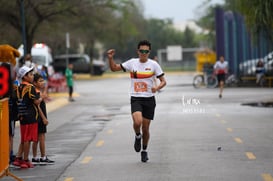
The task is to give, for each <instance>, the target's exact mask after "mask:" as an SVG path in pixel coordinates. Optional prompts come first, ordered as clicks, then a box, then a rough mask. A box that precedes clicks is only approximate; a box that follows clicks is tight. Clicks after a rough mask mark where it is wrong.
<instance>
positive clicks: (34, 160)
mask: <svg viewBox="0 0 273 181" xmlns="http://www.w3.org/2000/svg"><path fill="white" fill-rule="evenodd" d="M31 162H32V164H34V165H38V164H40V159H39V158H32V160H31Z"/></svg>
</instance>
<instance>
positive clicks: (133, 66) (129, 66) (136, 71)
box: [107, 40, 166, 162]
mask: <svg viewBox="0 0 273 181" xmlns="http://www.w3.org/2000/svg"><path fill="white" fill-rule="evenodd" d="M150 51H151V43H150V42H149V41H147V40H142V41H140V42H139V43H138V45H137V54H138V56H139V58H131V59H129V60H127V61H125V62H123V63H121V64H116V63H115V61H114V58H113V57H114V54H115V50H114V49H110V50H108V51H107V55H108V60H109V65H110V69H111V71H113V72H115V71H121V70H123V71H124V72H125V71H129V72H130V75H131V89H130V95H131V113H132V119H133V128H134V131H135V134H136V136H135V143H134V148H135V151H136V152H140V151H141V139H142V151H141V161H142V162H147V161H148V153H147V147H148V142H149V138H150V132H149V127H150V123H151V120H153V119H154V111H155V106H156V102H155V97H154V94H155V93H156V92H157V91H159V90H160V89H162V88H163V87H164V86H165V85H166V80H165V78H164V73H163V71H162V69H161V67H160V66H159V64H158V63H157V62H156V61H154V60H152V59H149V58H148V57H149V54H150ZM154 77H157V78H158V79H159V80H160V84H159V85H157V86H155V84H154Z"/></svg>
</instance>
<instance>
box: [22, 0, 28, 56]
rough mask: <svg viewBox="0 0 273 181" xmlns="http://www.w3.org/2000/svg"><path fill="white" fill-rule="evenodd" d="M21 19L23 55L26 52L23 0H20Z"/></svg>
mask: <svg viewBox="0 0 273 181" xmlns="http://www.w3.org/2000/svg"><path fill="white" fill-rule="evenodd" d="M20 12H21V21H22V39H23V45H24V55H26V54H27V40H26V26H25V5H24V0H21V11H20Z"/></svg>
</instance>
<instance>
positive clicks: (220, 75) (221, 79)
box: [217, 74, 226, 82]
mask: <svg viewBox="0 0 273 181" xmlns="http://www.w3.org/2000/svg"><path fill="white" fill-rule="evenodd" d="M225 78H226V74H217V80H218V82H220V81H223V82H225Z"/></svg>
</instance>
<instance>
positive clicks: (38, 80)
mask: <svg viewBox="0 0 273 181" xmlns="http://www.w3.org/2000/svg"><path fill="white" fill-rule="evenodd" d="M33 85H34V86H35V88H36V92H37V94H39V95H40V97H41V98H42V99H43V100H42V102H41V103H40V104H39V105H38V106H37V108H38V111H39V117H38V142H39V148H40V152H41V157H40V158H38V157H37V146H38V142H34V143H33V145H32V151H33V158H32V163H34V164H38V163H39V164H53V163H54V161H52V160H50V159H48V158H47V156H46V154H45V153H46V151H45V133H46V132H47V129H46V126H47V125H48V120H47V113H46V104H45V101H44V100H45V99H46V98H47V94H46V93H45V92H44V89H45V83H44V79H43V76H42V75H40V74H38V73H36V74H34V81H33Z"/></svg>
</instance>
